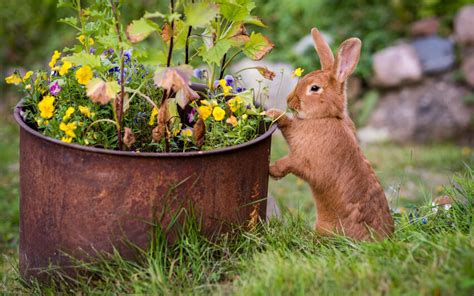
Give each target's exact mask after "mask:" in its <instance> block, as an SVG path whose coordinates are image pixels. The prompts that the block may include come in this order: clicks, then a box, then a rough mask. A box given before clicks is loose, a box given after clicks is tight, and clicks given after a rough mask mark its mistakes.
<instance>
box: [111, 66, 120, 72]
mask: <svg viewBox="0 0 474 296" xmlns="http://www.w3.org/2000/svg"><path fill="white" fill-rule="evenodd" d="M115 72H117V73H118V72H120V67H119V66H115V67H112V68H110V69H109V73H115Z"/></svg>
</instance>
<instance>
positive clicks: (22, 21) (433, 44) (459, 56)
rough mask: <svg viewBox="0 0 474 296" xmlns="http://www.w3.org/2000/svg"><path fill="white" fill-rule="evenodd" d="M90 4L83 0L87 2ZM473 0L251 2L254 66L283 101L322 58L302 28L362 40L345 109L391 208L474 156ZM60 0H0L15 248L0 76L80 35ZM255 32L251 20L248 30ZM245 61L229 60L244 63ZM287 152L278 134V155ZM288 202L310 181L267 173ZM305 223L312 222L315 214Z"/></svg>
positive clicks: (151, 7) (4, 186)
mask: <svg viewBox="0 0 474 296" xmlns="http://www.w3.org/2000/svg"><path fill="white" fill-rule="evenodd" d="M83 2H85V4H87V1H83ZM123 3H124V8H123V14H124V15H123V16H124V18H125V20H127V21H130V20H133V19H137V18H139V17H140V16H141V15H142V14H143V13H144V12H145V11H147V10H148V11H155V10H165V9H167V1H152V0H137V1H123ZM471 3H472V0H451V1H443V0H420V1H411V0H388V1H377V0H293V1H287V0H272V1H263V0H257V1H256V4H257V8H256V9H255V11H254V14H255V15H258V16H260V17H261V18H262V19H263V21H264V23H266V24H267V26H268V27H267V28H266V29H264V30H265V34H267V35H268V36H269V37H270V39H271V40H272V41H273V42H274V43H275V48H274V50H273V51H272V53H271V54H270V55H269V56H268V57H267V59H266V61H263V62H260V64H263V65H266V66H267V67H269V68H270V69H272V70H273V71H275V72H276V73H278V75H277V77H276V78H275V79H274V80H273V81H271V82H269V81H260V80H261V77H259V75H258V73H255V74H252V73H250V72H248V73H249V74H248V75H247V74H246V76H245V80H246V81H247V82H248V84H250V85H254V86H260V85H261V84H263V86H264V87H266V88H267V89H268V92H269V102H268V105H269V106H270V107H274V106H276V107H278V108H282V109H284V108H285V106H286V102H285V99H286V94H287V93H288V92H289V91H291V89H292V87H293V86H294V85H295V84H296V82H297V80H296V79H294V78H292V77H291V72H292V71H293V70H294V69H295V68H297V67H301V68H303V69H305V74H306V73H308V72H310V71H312V70H314V69H317V68H318V67H319V59H318V57H317V56H316V54H315V51H314V48H313V45H312V41H311V38H310V36H309V32H310V29H311V28H312V27H315V26H316V27H318V28H319V29H320V30H321V31H322V32H323V34H324V35H325V36H326V39H327V40H328V42H330V45H331V47H332V48H333V50H334V51H336V50H337V47H338V45H339V44H340V43H341V42H342V41H343V40H345V39H346V38H349V37H352V36H356V37H359V38H360V39H361V40H362V41H363V48H362V56H361V60H360V63H359V66H358V67H357V70H356V73H355V75H353V77H351V79H350V81H349V83H348V98H349V109H350V113H351V116H352V118H353V120H354V121H355V122H356V124H357V127H358V135H359V138H360V141H361V144H362V146H363V149H364V151H365V153H366V154H367V156H368V158H369V160H370V161H371V162H372V164H373V165H374V167H375V169H376V171H377V174H378V176H379V177H380V179H381V181H382V184H383V186H384V188H385V190H386V194H387V197H388V198H389V199H390V202H391V205H392V207H393V208H394V209H395V210H403V208H404V207H408V206H410V205H411V204H417V203H421V202H422V201H424V200H425V199H429V198H432V197H436V196H437V195H440V194H442V191H443V186H444V185H446V184H449V182H450V179H451V177H452V176H453V174H455V173H458V172H461V171H462V170H463V168H464V167H465V165H466V164H467V165H471V166H472V163H473V153H472V146H473V145H474V137H473V135H474V122H473V110H474V91H473V90H474V5H472V4H471ZM56 6H57V1H56V0H16V1H5V0H2V1H0V36H1V43H0V73H1V74H2V79H1V80H0V91H1V96H0V164H1V165H0V211H1V212H2V213H6V215H7V216H8V217H7V219H2V221H0V230H1V231H0V234H2V236H4V237H3V242H4V243H7V244H9V243H8V242H11V243H12V246H14V245H15V244H16V243H15V240H16V235H17V234H16V231H15V229H16V228H17V225H18V201H17V200H18V152H17V149H18V146H17V145H18V129H17V128H16V125H15V124H14V122H13V120H12V117H11V113H12V109H13V106H14V105H15V103H16V102H17V101H18V100H19V99H20V95H19V94H18V93H17V92H16V90H15V89H13V88H12V87H10V86H7V85H6V84H5V81H4V77H5V76H7V75H9V74H11V73H12V72H13V71H14V70H15V69H20V70H22V71H25V70H30V69H31V70H36V69H39V68H42V67H45V66H46V65H47V62H48V61H49V58H50V56H51V53H52V52H53V51H54V50H55V49H62V48H63V47H66V46H69V45H71V44H73V43H74V42H75V37H76V36H75V35H74V34H75V32H73V31H72V30H70V29H69V28H68V26H67V25H65V24H62V23H60V22H58V21H57V20H58V19H60V18H62V17H67V16H69V15H70V14H71V12H70V11H68V10H66V9H58V8H57V7H56ZM254 29H255V30H256V29H257V28H254ZM248 63H249V61H246V60H244V59H243V60H240V61H238V63H237V64H236V65H235V66H234V69H238V68H242V67H245V66H246V65H247V64H248ZM285 153H286V145H285V144H284V141H283V139H282V138H280V137H278V136H276V137H275V138H274V145H273V152H272V157H273V159H276V158H279V157H281V156H282V155H284V154H285ZM270 191H271V193H272V194H273V195H274V196H275V197H277V199H278V201H279V203H280V204H281V205H282V207H283V208H286V209H288V210H289V211H303V212H305V213H307V214H308V221H312V220H313V219H314V204H313V202H312V200H311V194H310V192H309V190H308V187H307V185H306V184H304V183H303V182H302V181H300V180H297V179H296V178H295V177H294V176H289V177H287V178H285V179H284V180H282V181H278V182H273V181H272V182H271V185H270ZM311 223H312V222H311ZM1 241H2V240H0V242H1Z"/></svg>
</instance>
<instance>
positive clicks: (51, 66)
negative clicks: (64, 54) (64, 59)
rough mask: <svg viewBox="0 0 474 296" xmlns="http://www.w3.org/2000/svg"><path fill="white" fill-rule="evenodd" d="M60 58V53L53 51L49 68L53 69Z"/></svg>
mask: <svg viewBox="0 0 474 296" xmlns="http://www.w3.org/2000/svg"><path fill="white" fill-rule="evenodd" d="M60 56H61V53H60V52H59V51H57V50H55V51H54V53H53V56H52V57H51V61H50V62H49V67H50V68H54V65H56V63H57V61H58V60H59V57H60Z"/></svg>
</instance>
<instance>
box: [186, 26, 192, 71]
mask: <svg viewBox="0 0 474 296" xmlns="http://www.w3.org/2000/svg"><path fill="white" fill-rule="evenodd" d="M192 30H193V27H192V26H189V28H188V35H187V36H186V50H185V54H186V57H185V58H184V63H185V64H186V65H187V64H189V37H190V36H191V31H192Z"/></svg>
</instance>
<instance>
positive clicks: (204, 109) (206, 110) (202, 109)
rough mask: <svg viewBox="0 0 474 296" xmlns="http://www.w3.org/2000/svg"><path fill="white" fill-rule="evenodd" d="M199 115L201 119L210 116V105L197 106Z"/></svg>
mask: <svg viewBox="0 0 474 296" xmlns="http://www.w3.org/2000/svg"><path fill="white" fill-rule="evenodd" d="M198 112H199V115H201V118H202V120H206V119H207V118H209V116H211V113H212V107H211V106H206V105H204V106H199V108H198Z"/></svg>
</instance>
